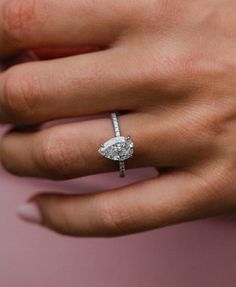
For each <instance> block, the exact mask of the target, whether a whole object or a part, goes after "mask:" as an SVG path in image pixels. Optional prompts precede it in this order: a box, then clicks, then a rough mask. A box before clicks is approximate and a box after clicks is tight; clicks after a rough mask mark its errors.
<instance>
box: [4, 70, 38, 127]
mask: <svg viewBox="0 0 236 287" xmlns="http://www.w3.org/2000/svg"><path fill="white" fill-rule="evenodd" d="M39 83H40V81H39V80H38V77H37V76H36V75H33V74H31V73H28V72H27V73H25V72H24V71H22V69H21V68H12V69H10V70H9V72H8V74H7V76H6V79H5V83H4V95H3V103H2V106H3V109H4V110H5V111H6V113H7V114H9V115H10V117H11V118H13V119H16V120H19V121H21V120H27V119H28V118H30V117H31V116H33V114H34V113H35V108H36V107H37V106H38V105H39V103H40V102H41V96H42V92H41V87H40V84H39Z"/></svg>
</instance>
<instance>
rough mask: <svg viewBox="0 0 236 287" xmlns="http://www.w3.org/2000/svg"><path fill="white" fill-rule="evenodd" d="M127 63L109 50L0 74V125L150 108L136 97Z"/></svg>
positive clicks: (41, 63)
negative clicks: (145, 106) (2, 123)
mask: <svg viewBox="0 0 236 287" xmlns="http://www.w3.org/2000/svg"><path fill="white" fill-rule="evenodd" d="M128 62H129V61H127V60H125V59H124V57H123V56H122V52H121V51H120V50H119V49H118V51H117V49H114V50H113V49H112V50H108V51H99V52H96V53H91V54H84V55H79V56H74V57H69V58H63V59H57V60H51V61H45V62H31V63H25V64H22V65H18V66H15V67H13V68H11V69H9V70H8V71H6V72H5V73H3V74H1V75H0V108H1V109H0V120H1V121H2V122H13V123H17V124H20V123H21V124H25V123H30V124H32V123H38V122H41V121H47V120H52V119H56V118H64V117H77V116H81V115H91V114H95V113H101V112H107V111H111V110H120V111H121V110H131V109H134V108H137V107H138V106H139V107H141V106H142V107H143V106H144V99H145V103H146V105H150V104H151V103H152V104H153V97H152V99H150V98H149V96H148V95H147V97H146V98H144V97H142V100H141V97H139V94H141V93H142V92H143V91H142V89H139V84H138V83H137V82H138V81H139V80H138V79H136V78H138V77H140V74H139V72H138V69H137V70H136V67H135V65H134V67H132V68H131V67H130V64H129V63H128ZM131 70H132V71H131ZM135 73H136V74H137V77H136V76H135ZM131 74H132V80H131ZM136 80H137V81H136ZM139 98H140V100H139Z"/></svg>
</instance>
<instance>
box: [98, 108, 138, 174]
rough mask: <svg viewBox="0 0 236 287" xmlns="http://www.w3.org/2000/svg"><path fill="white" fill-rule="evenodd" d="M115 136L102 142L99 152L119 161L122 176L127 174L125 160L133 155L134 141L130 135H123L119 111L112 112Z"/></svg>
mask: <svg viewBox="0 0 236 287" xmlns="http://www.w3.org/2000/svg"><path fill="white" fill-rule="evenodd" d="M111 119H112V124H113V127H114V131H115V137H113V138H111V139H109V140H108V141H106V142H105V143H104V144H101V146H100V148H99V149H98V152H99V153H100V154H101V155H102V156H104V157H105V158H107V159H110V160H113V161H118V162H119V169H120V177H124V176H125V160H127V159H129V158H131V157H133V154H134V143H133V141H132V140H131V137H130V136H127V137H125V136H121V133H120V126H119V122H118V113H111Z"/></svg>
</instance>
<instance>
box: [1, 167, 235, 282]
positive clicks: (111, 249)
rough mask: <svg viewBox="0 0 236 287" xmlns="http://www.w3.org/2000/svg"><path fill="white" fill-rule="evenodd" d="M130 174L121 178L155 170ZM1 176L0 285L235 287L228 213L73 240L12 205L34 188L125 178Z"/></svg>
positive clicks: (97, 186) (97, 185) (109, 183)
mask: <svg viewBox="0 0 236 287" xmlns="http://www.w3.org/2000/svg"><path fill="white" fill-rule="evenodd" d="M154 174H155V172H154V171H153V170H152V169H142V170H137V171H132V172H129V173H128V175H129V176H128V178H127V179H126V183H127V182H128V181H129V182H130V181H134V180H137V179H138V178H140V176H141V177H142V178H144V177H148V176H152V175H154ZM0 175H1V192H0V230H1V231H0V232H1V233H0V243H1V244H0V286H1V287H28V286H32V287H65V286H82V287H110V286H112V287H126V286H127V287H128V286H129V287H156V286H161V287H172V286H173V287H193V286H194V287H195V286H197V287H198V286H204V287H205V286H206V287H224V286H226V287H231V286H232V287H233V286H235V280H236V272H235V270H236V266H235V264H236V244H235V242H236V228H235V219H234V217H233V216H232V217H229V218H218V219H211V220H205V221H198V222H195V223H188V224H184V225H178V226H175V227H169V228H165V229H162V230H157V231H152V232H148V233H144V234H139V235H133V236H129V237H123V238H116V239H76V238H69V237H63V236H59V235H56V234H54V233H51V232H49V231H47V230H45V229H42V228H40V227H37V226H32V225H27V224H26V223H24V222H21V221H20V220H19V219H18V218H17V217H16V216H15V210H16V208H17V206H18V205H19V204H20V203H21V202H22V201H24V200H25V199H26V198H28V197H29V196H30V195H32V193H34V192H36V191H39V190H61V191H66V190H67V191H75V192H85V191H86V192H94V191H97V190H103V189H106V188H110V187H113V186H118V185H120V184H121V183H124V181H123V180H120V179H118V177H117V174H116V173H115V174H110V175H109V176H107V175H100V176H96V177H87V178H83V179H80V180H76V181H68V182H62V183H53V182H48V181H38V180H29V179H18V178H16V177H13V176H10V175H8V174H6V173H5V172H4V171H1V172H0Z"/></svg>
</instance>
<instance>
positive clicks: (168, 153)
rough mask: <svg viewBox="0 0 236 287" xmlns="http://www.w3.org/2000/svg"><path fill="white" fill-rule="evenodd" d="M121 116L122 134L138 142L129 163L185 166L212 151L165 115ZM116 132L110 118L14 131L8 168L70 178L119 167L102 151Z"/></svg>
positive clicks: (4, 154) (5, 147)
mask: <svg viewBox="0 0 236 287" xmlns="http://www.w3.org/2000/svg"><path fill="white" fill-rule="evenodd" d="M119 122H120V127H121V131H122V134H123V135H124V136H128V135H129V136H130V137H131V138H132V140H133V142H134V156H133V158H131V159H129V160H127V162H126V167H127V169H128V168H136V167H145V166H158V167H178V166H186V165H190V164H192V163H193V162H195V161H196V160H199V161H201V160H203V159H207V158H208V156H209V154H210V152H209V148H208V146H206V147H205V148H202V151H201V148H200V147H199V142H198V141H195V142H194V140H193V139H192V133H191V134H189V135H186V136H183V135H182V134H179V132H178V130H176V128H175V126H173V127H172V128H170V126H169V123H168V122H167V123H166V121H165V120H162V119H160V120H159V121H156V119H155V120H154V118H153V116H149V115H145V114H142V113H129V114H124V115H121V116H119ZM113 136H114V131H113V127H112V122H111V119H110V118H101V119H94V120H90V121H83V122H80V123H71V124H66V125H58V126H54V127H51V128H48V129H44V130H41V131H39V132H33V133H30V132H28V133H27V132H25V133H21V132H11V133H8V134H7V135H6V136H5V137H4V138H3V140H2V142H1V152H0V154H1V160H2V163H3V166H4V167H5V168H6V169H7V170H8V171H10V172H11V173H13V174H17V175H20V176H35V177H46V178H48V177H49V178H53V179H67V178H74V177H80V176H85V175H89V174H96V173H102V172H109V171H115V170H117V169H118V164H117V162H114V161H111V160H108V159H106V158H104V157H102V156H101V155H100V154H99V153H98V152H97V150H98V148H99V147H100V145H101V144H102V143H104V142H105V141H107V140H108V139H110V138H112V137H113ZM173 139H174V142H175V144H174V145H173ZM206 150H208V153H206Z"/></svg>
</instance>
